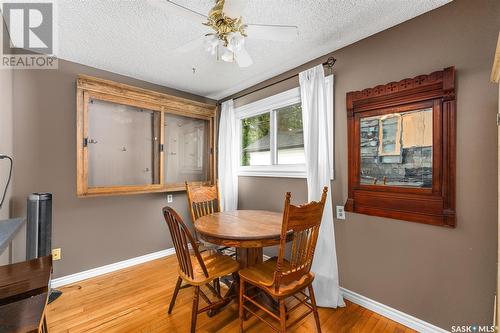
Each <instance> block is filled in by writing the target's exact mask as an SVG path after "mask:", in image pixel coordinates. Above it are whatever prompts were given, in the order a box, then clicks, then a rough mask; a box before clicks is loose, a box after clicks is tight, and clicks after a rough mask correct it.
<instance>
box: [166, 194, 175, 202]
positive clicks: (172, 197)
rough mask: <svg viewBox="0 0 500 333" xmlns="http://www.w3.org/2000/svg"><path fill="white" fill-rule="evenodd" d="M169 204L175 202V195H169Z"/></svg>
mask: <svg viewBox="0 0 500 333" xmlns="http://www.w3.org/2000/svg"><path fill="white" fill-rule="evenodd" d="M167 202H168V203H172V202H174V195H173V194H168V195H167Z"/></svg>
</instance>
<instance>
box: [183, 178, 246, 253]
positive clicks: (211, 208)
mask: <svg viewBox="0 0 500 333" xmlns="http://www.w3.org/2000/svg"><path fill="white" fill-rule="evenodd" d="M186 193H187V198H188V205H189V211H190V212H191V219H192V221H193V223H194V221H196V220H197V219H199V218H200V217H203V216H205V215H208V214H213V213H218V212H220V193H219V187H218V185H217V183H216V184H215V185H211V186H194V185H190V184H189V183H188V182H186ZM194 233H195V237H196V241H197V242H198V243H199V244H198V245H200V248H201V249H202V250H206V249H217V251H219V252H223V251H225V250H228V249H230V248H229V247H220V246H217V245H212V244H205V243H203V242H202V241H201V240H200V239H199V237H198V234H197V233H196V229H195V230H194ZM231 252H232V253H235V252H236V251H234V250H232V251H231Z"/></svg>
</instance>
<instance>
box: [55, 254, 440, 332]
mask: <svg viewBox="0 0 500 333" xmlns="http://www.w3.org/2000/svg"><path fill="white" fill-rule="evenodd" d="M173 254H175V249H174V248H169V249H165V250H161V251H158V252H153V253H149V254H146V255H143V256H140V257H135V258H131V259H127V260H123V261H119V262H116V263H113V264H109V265H105V266H101V267H96V268H92V269H89V270H86V271H83V272H79V273H75V274H71V275H66V276H62V277H60V278H57V279H53V280H52V281H51V287H52V288H59V287H62V286H65V285H68V284H71V283H75V282H79V281H82V280H86V279H90V278H93V277H96V276H99V275H103V274H107V273H111V272H114V271H117V270H120V269H124V268H128V267H131V266H135V265H139V264H143V263H145V262H148V261H152V260H155V259H160V258H163V257H167V256H170V255H173ZM264 259H269V257H268V256H266V255H264ZM340 291H341V292H342V294H343V295H344V297H345V299H347V300H349V301H351V302H353V303H356V304H358V305H360V306H362V307H364V308H366V309H368V310H371V311H373V312H375V313H378V314H379V315H381V316H384V317H387V318H389V319H391V320H394V321H395V322H398V323H400V324H402V325H405V326H406V327H409V328H412V329H414V330H416V331H418V332H426V333H448V332H449V331H446V330H444V329H442V328H439V327H437V326H435V325H432V324H430V323H428V322H425V321H423V320H421V319H418V318H415V317H413V316H411V315H409V314H406V313H404V312H401V311H399V310H396V309H394V308H391V307H389V306H387V305H384V304H382V303H379V302H377V301H374V300H372V299H370V298H368V297H365V296H363V295H360V294H358V293H355V292H354V291H351V290H349V289H346V288H342V287H340Z"/></svg>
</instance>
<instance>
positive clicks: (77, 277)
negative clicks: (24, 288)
mask: <svg viewBox="0 0 500 333" xmlns="http://www.w3.org/2000/svg"><path fill="white" fill-rule="evenodd" d="M174 253H175V249H174V248H170V249H166V250H161V251H158V252H153V253H149V254H146V255H143V256H140V257H135V258H131V259H127V260H123V261H119V262H115V263H113V264H109V265H106V266H101V267H96V268H92V269H89V270H87V271H83V272H79V273H75V274H71V275H66V276H63V277H60V278H57V279H53V280H52V281H51V287H52V288H58V287H61V286H65V285H67V284H71V283H75V282H78V281H82V280H85V279H90V278H93V277H96V276H99V275H103V274H106V273H111V272H114V271H117V270H119V269H123V268H127V267H130V266H134V265H138V264H142V263H145V262H148V261H151V260H155V259H159V258H162V257H166V256H169V255H171V254H174Z"/></svg>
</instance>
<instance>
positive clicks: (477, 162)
mask: <svg viewBox="0 0 500 333" xmlns="http://www.w3.org/2000/svg"><path fill="white" fill-rule="evenodd" d="M499 28H500V1H495V0H491V1H487V0H479V1H473V0H456V1H454V2H452V3H451V4H448V5H446V6H443V7H441V8H438V9H436V10H434V11H432V12H429V13H426V14H424V15H422V16H420V17H417V18H415V19H413V20H411V21H408V22H405V23H403V24H401V25H399V26H396V27H394V28H391V29H389V30H386V31H383V32H381V33H379V34H376V35H374V36H372V37H369V38H367V39H365V40H362V41H360V42H358V43H355V44H353V45H350V46H348V47H345V48H343V49H341V50H339V51H337V52H334V53H333V54H334V56H335V58H336V59H337V64H336V65H335V161H336V163H335V174H336V177H337V178H336V180H335V181H333V182H332V186H333V200H334V205H343V204H344V203H345V200H346V199H347V135H346V133H347V128H346V122H347V117H346V106H345V95H346V93H347V92H348V91H351V90H359V89H363V88H367V87H373V86H375V85H377V84H384V83H387V82H390V81H398V80H401V79H404V78H406V77H414V76H416V75H419V74H425V73H430V72H432V71H435V70H440V69H443V68H445V67H447V66H453V65H454V66H456V69H457V98H458V100H457V106H458V110H457V114H458V124H457V126H458V127H457V133H458V138H457V215H458V225H457V228H456V229H447V228H442V227H435V226H428V225H422V224H417V223H411V222H403V221H397V220H391V219H385V218H377V217H370V216H367V215H361V214H347V218H346V220H345V221H339V220H335V233H336V244H337V255H338V263H339V273H340V283H341V286H343V287H345V288H347V289H349V290H352V291H355V292H357V293H359V294H361V295H364V296H366V297H369V298H371V299H374V300H377V301H379V302H381V303H383V304H386V305H388V306H391V307H394V308H396V309H398V310H401V311H403V312H406V313H408V314H411V315H414V316H416V317H417V318H420V319H422V320H425V321H427V322H430V323H432V324H435V325H437V326H440V327H442V328H445V329H447V330H450V329H451V325H458V324H465V325H473V324H484V325H486V324H488V325H491V322H492V318H493V298H494V293H495V287H496V283H495V281H496V261H497V257H496V245H497V216H496V212H497V126H496V124H495V114H496V112H497V104H498V88H497V87H496V85H494V84H492V83H490V82H489V76H490V70H491V65H492V61H493V55H494V50H495V46H496V41H497V36H498V31H499ZM324 60H325V59H324V58H322V59H319V60H318V61H314V62H311V63H309V64H306V65H304V66H301V68H299V69H305V68H308V67H311V66H312V65H316V64H317V63H319V62H320V61H324ZM288 74H289V73H288ZM285 75H287V74H284V75H283V77H285ZM279 79H280V77H278V78H274V79H272V80H270V81H269V82H272V81H275V80H276V81H277V80H279ZM269 82H264V83H262V84H261V85H265V84H267V83H269ZM296 85H297V81H296V80H290V81H287V82H285V83H284V84H281V85H280V86H279V87H274V89H268V90H267V91H261V92H260V93H259V94H257V95H258V96H252V95H250V96H247V97H245V100H239V101H238V102H237V104H239V105H242V104H245V103H247V102H249V101H252V100H255V99H259V98H262V97H265V96H267V95H272V94H274V93H277V92H279V91H282V90H285V89H287V88H291V87H293V86H296ZM285 191H292V192H293V194H294V196H295V198H296V199H297V200H298V201H303V200H305V199H306V191H307V188H306V185H305V181H304V180H297V179H286V178H280V179H273V178H259V177H252V178H250V177H240V188H239V197H240V208H268V209H275V210H279V209H281V207H282V204H283V195H284V192H285Z"/></svg>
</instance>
